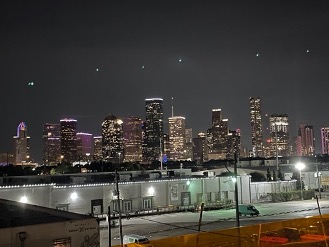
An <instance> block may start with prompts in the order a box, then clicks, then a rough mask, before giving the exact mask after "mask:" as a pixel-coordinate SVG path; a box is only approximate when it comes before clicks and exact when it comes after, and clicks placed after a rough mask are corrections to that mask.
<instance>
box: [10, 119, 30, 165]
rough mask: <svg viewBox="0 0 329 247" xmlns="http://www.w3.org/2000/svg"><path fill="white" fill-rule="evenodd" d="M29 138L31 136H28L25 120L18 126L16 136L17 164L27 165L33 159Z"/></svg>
mask: <svg viewBox="0 0 329 247" xmlns="http://www.w3.org/2000/svg"><path fill="white" fill-rule="evenodd" d="M29 140H30V137H29V136H27V126H26V124H25V123H24V122H21V123H20V124H19V125H18V127H17V134H16V136H14V141H15V155H14V157H15V162H14V163H15V165H25V164H26V163H27V162H29V161H30V160H31V158H30V148H29Z"/></svg>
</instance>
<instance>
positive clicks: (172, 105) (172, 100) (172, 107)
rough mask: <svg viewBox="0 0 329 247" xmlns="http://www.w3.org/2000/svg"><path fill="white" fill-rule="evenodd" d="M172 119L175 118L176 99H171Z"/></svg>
mask: <svg viewBox="0 0 329 247" xmlns="http://www.w3.org/2000/svg"><path fill="white" fill-rule="evenodd" d="M171 117H174V97H171Z"/></svg>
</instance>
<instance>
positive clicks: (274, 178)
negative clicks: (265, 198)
mask: <svg viewBox="0 0 329 247" xmlns="http://www.w3.org/2000/svg"><path fill="white" fill-rule="evenodd" d="M277 180H278V179H277V176H276V171H275V170H274V169H273V181H277Z"/></svg>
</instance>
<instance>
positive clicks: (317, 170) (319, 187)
mask: <svg viewBox="0 0 329 247" xmlns="http://www.w3.org/2000/svg"><path fill="white" fill-rule="evenodd" d="M315 166H316V177H317V179H318V190H319V197H320V199H321V173H320V172H319V168H318V162H317V159H316V158H315Z"/></svg>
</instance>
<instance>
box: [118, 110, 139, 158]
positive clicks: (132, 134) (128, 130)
mask: <svg viewBox="0 0 329 247" xmlns="http://www.w3.org/2000/svg"><path fill="white" fill-rule="evenodd" d="M123 140H124V160H125V161H127V162H141V161H142V144H143V133H142V119H140V118H139V117H133V116H130V117H127V118H125V119H124V121H123Z"/></svg>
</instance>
